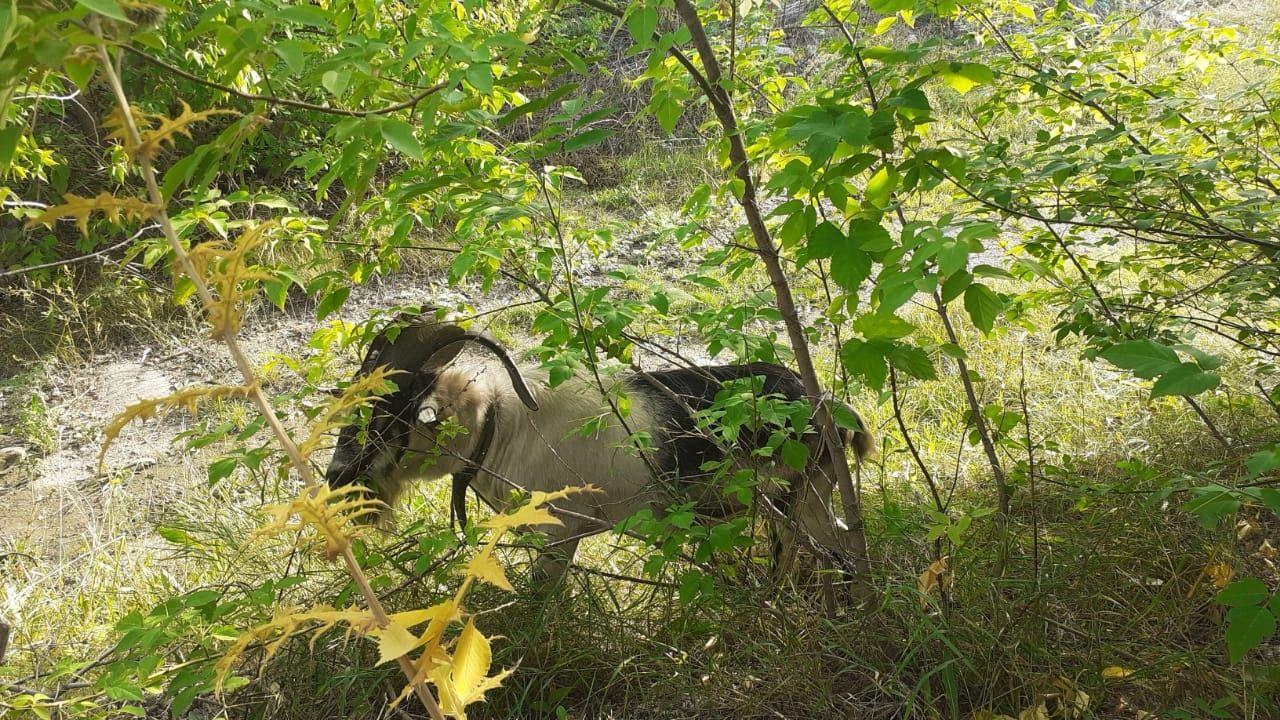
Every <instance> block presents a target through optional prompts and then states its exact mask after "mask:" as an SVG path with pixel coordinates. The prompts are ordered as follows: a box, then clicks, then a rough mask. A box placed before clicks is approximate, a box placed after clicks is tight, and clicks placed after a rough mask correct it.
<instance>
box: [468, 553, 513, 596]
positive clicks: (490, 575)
mask: <svg viewBox="0 0 1280 720" xmlns="http://www.w3.org/2000/svg"><path fill="white" fill-rule="evenodd" d="M462 572H463V574H464V575H472V576H475V577H478V578H480V579H481V580H484V581H485V582H487V583H489V584H491V585H497V586H498V587H500V588H502V589H503V590H506V591H507V592H515V588H513V587H511V583H510V582H509V581H508V580H507V574H506V573H505V572H503V570H502V565H501V564H499V563H498V561H497V560H495V559H494V558H493V556H492V555H487V554H481V555H476V556H475V557H473V558H471V560H470V561H469V562H468V563H467V566H466V567H465V568H463V570H462Z"/></svg>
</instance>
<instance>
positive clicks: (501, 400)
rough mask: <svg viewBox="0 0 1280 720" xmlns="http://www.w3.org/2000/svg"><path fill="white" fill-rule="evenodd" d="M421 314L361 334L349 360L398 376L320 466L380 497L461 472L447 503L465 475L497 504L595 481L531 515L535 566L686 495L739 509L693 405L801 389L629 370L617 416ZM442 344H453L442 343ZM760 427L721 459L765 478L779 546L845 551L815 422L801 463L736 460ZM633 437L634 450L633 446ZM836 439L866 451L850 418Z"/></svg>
mask: <svg viewBox="0 0 1280 720" xmlns="http://www.w3.org/2000/svg"><path fill="white" fill-rule="evenodd" d="M425 327H426V328H427V329H426V330H423V331H418V329H417V327H415V326H410V328H406V329H405V330H402V331H401V332H400V333H399V335H398V336H397V337H396V339H395V340H394V341H388V340H387V338H386V336H385V335H384V336H382V337H380V338H379V340H377V341H375V343H374V344H373V346H371V350H370V353H369V356H368V357H366V358H365V362H364V363H363V365H362V367H361V370H360V372H361V373H365V372H369V371H370V370H372V369H373V368H374V367H377V366H378V365H384V364H385V365H389V366H391V367H392V368H393V369H398V370H403V371H404V374H402V375H399V376H394V377H393V380H394V381H395V382H396V383H397V385H398V389H397V390H396V391H395V392H393V393H391V394H389V395H386V396H383V397H382V398H380V399H379V400H378V401H377V402H376V403H375V406H374V411H373V415H372V418H371V420H370V422H369V424H368V426H367V428H365V433H364V437H363V438H361V437H360V433H359V428H357V427H356V426H355V425H351V426H348V427H346V428H344V429H343V431H342V433H341V434H340V437H339V441H338V445H337V447H336V449H335V453H334V457H333V460H332V461H331V462H330V465H329V469H328V472H327V473H326V478H327V480H328V481H329V483H330V484H332V485H335V486H337V485H343V484H347V483H352V482H356V483H360V484H363V485H365V486H366V487H369V488H371V489H372V490H374V491H375V492H376V494H377V495H378V496H379V497H380V498H381V499H382V500H384V501H385V502H387V504H388V505H393V504H394V502H395V500H396V498H397V496H398V495H399V494H400V493H401V492H402V491H403V490H404V488H405V487H406V485H408V484H409V483H411V482H414V481H416V480H430V479H436V478H441V477H443V476H445V475H452V476H453V477H454V478H455V482H456V481H457V480H458V479H459V478H462V479H463V485H464V487H462V488H459V487H458V486H457V485H456V484H455V503H454V504H455V509H456V510H458V511H462V505H461V504H460V503H459V502H458V501H459V498H460V497H461V496H460V495H459V494H458V493H459V491H460V490H462V491H465V485H469V486H470V487H471V488H473V489H474V490H475V491H476V493H477V494H478V495H479V496H480V498H481V499H482V500H483V501H484V502H485V503H486V504H488V505H489V506H490V507H492V508H495V509H497V510H504V509H506V508H507V507H508V505H509V502H510V499H511V498H512V490H513V489H515V488H517V487H518V488H521V489H524V490H529V491H533V490H540V491H554V490H558V489H560V488H563V487H566V486H570V485H586V484H591V485H594V486H595V487H597V488H599V489H600V492H596V493H580V494H576V495H571V496H569V497H568V498H565V499H563V500H560V501H557V503H556V509H557V510H559V511H560V512H558V513H557V516H558V517H559V518H560V519H562V520H563V522H564V525H563V526H549V527H546V528H539V529H542V530H546V532H547V543H546V549H545V550H544V551H543V553H542V555H541V556H540V557H539V559H538V561H537V565H536V567H535V571H536V572H537V573H538V574H540V575H543V576H556V575H558V574H561V573H563V572H564V570H565V569H566V568H567V566H568V563H569V562H570V561H571V560H572V558H573V555H574V552H575V551H576V549H577V545H578V541H579V540H580V539H581V538H582V537H585V536H587V535H590V534H593V533H597V532H602V531H605V530H608V529H610V528H612V527H614V526H615V525H617V524H618V523H619V522H621V521H623V520H625V519H626V518H628V517H630V516H632V515H634V514H635V513H636V512H637V511H639V510H642V509H648V510H650V511H651V512H652V513H653V514H654V516H655V517H661V515H662V513H663V512H664V511H665V510H666V509H667V508H668V507H669V506H671V505H672V504H673V503H676V502H680V501H683V500H689V499H692V500H693V501H694V502H695V505H696V508H697V510H698V511H699V512H700V513H703V514H708V515H714V516H724V515H727V514H731V513H734V512H740V511H742V510H745V509H746V508H745V506H744V505H743V504H742V503H741V502H739V501H737V500H735V499H731V498H728V497H726V496H725V495H724V494H723V493H722V491H721V490H720V489H719V486H718V484H717V483H715V482H713V480H714V479H715V478H714V470H704V469H703V468H705V467H707V466H708V465H709V464H716V463H717V461H721V460H723V459H724V456H725V455H724V452H723V450H722V449H721V443H717V442H713V441H712V439H711V435H710V434H709V433H708V432H707V431H706V430H705V429H704V428H702V427H699V422H698V417H699V413H702V412H703V411H705V410H707V409H708V408H710V407H712V406H713V403H714V399H715V397H716V395H717V393H719V392H720V391H721V389H722V388H723V386H724V385H723V384H724V383H726V382H730V381H751V380H752V379H754V382H755V387H754V388H753V389H754V390H755V392H756V394H757V395H758V396H760V397H773V398H780V399H783V400H787V401H793V402H794V401H803V400H804V397H805V396H804V390H803V386H802V384H801V382H800V379H799V377H798V376H797V375H796V374H795V373H794V372H792V371H791V370H789V369H787V368H785V367H782V366H780V365H773V364H768V363H752V364H749V365H720V366H713V367H701V368H690V369H679V370H667V371H658V372H650V373H643V374H628V375H626V376H624V377H622V378H621V379H620V380H617V381H616V382H618V383H619V384H620V388H619V389H621V390H622V391H623V392H624V393H625V395H626V396H627V397H628V398H629V399H630V411H629V412H628V413H626V414H625V421H623V420H619V418H618V417H617V414H616V413H615V412H613V411H612V409H611V406H610V403H609V401H608V400H607V399H606V397H605V395H604V394H602V393H601V392H600V389H599V387H598V386H597V385H596V384H595V383H594V382H593V381H591V380H588V379H585V378H581V377H575V378H572V379H570V380H568V381H566V382H564V383H562V384H560V385H558V386H556V387H554V388H552V387H551V386H550V384H549V382H548V380H547V375H546V373H545V372H543V371H542V370H541V369H537V368H518V367H516V366H515V364H514V363H513V362H511V361H510V358H509V357H507V356H506V353H505V352H503V351H502V350H501V348H499V347H498V346H497V345H496V343H494V342H493V341H492V340H489V339H487V338H483V336H477V335H473V334H471V333H461V332H460V331H458V330H457V329H456V326H447V325H446V326H443V327H445V328H451V330H449V331H447V332H446V337H445V338H444V339H443V341H442V340H441V339H440V338H438V337H437V336H435V335H433V334H432V328H435V329H436V331H437V334H438V330H439V326H435V325H427V326H425ZM411 330H412V331H411ZM464 342H475V343H480V344H482V345H483V346H484V347H486V348H488V349H489V350H490V351H492V352H493V354H494V356H496V358H497V360H498V361H486V358H483V357H478V358H471V357H468V358H467V359H464V360H455V358H456V357H457V354H458V351H460V350H461V345H462V344H463V343H464ZM441 344H445V345H452V346H457V347H456V349H453V350H452V351H445V352H443V353H441V350H440V347H439V346H440V345H441ZM415 346H421V347H418V350H419V351H417V352H415V351H414V348H415ZM424 355H425V357H424ZM584 428H586V429H587V430H586V431H584ZM771 429H772V428H770V427H763V428H761V429H758V430H754V431H752V430H750V429H747V428H745V427H744V428H743V430H742V432H741V434H740V435H739V436H738V437H737V439H736V443H735V444H734V446H733V447H732V451H731V452H732V455H733V459H734V461H735V465H734V467H736V468H742V467H748V468H750V469H752V470H754V471H758V472H759V473H761V475H760V477H763V478H767V480H766V481H765V482H762V483H761V484H759V485H758V488H759V489H760V490H762V491H763V492H764V493H765V495H766V496H767V497H769V498H770V500H771V501H772V504H773V505H774V506H775V507H776V508H777V509H778V510H779V511H780V512H781V513H783V514H786V515H788V516H789V518H790V520H791V521H792V522H789V523H784V528H783V532H782V534H781V539H782V544H783V545H784V546H785V547H788V548H789V547H790V546H792V545H793V544H794V540H795V536H794V533H795V530H797V529H798V530H799V531H800V532H802V533H803V534H804V535H805V536H807V537H808V538H809V539H810V540H811V541H812V543H813V544H814V545H816V546H818V547H820V548H823V549H825V550H827V551H829V552H831V553H832V554H834V555H835V557H836V558H837V559H840V560H843V559H844V558H846V557H849V556H850V547H849V545H848V544H847V540H846V535H847V530H846V529H845V527H844V525H843V523H842V522H841V521H840V520H839V519H838V518H837V517H836V515H835V513H834V512H833V511H832V504H831V494H832V478H833V474H832V472H831V470H830V466H831V462H832V455H831V451H830V450H829V449H828V448H826V447H824V446H823V444H822V443H821V442H820V441H819V440H818V437H819V436H818V433H817V432H816V431H814V430H813V429H812V428H810V429H809V430H808V431H807V432H805V433H804V434H803V435H802V440H803V442H804V443H805V445H806V446H807V447H808V450H809V455H808V456H809V458H810V462H809V466H808V467H807V468H806V469H805V470H804V471H803V472H797V471H795V470H793V469H792V468H789V467H786V466H784V465H782V464H779V463H775V462H773V461H771V460H766V461H765V462H750V463H748V462H746V461H745V460H742V458H750V457H752V451H754V450H757V449H759V448H760V447H762V446H763V445H764V443H765V442H766V441H767V440H768V437H769V434H770V430H771ZM362 439H363V442H362V441H361V440H362ZM637 439H640V443H639V445H640V446H642V447H645V448H646V449H645V450H644V451H638V450H637ZM843 440H844V443H845V445H846V446H848V447H851V448H852V449H853V450H854V451H855V454H856V455H857V456H858V457H861V456H862V455H865V454H866V453H867V452H868V451H869V450H870V445H871V440H870V436H869V435H868V434H867V433H866V432H865V431H863V430H859V431H857V432H848V431H846V432H845V433H844V437H843ZM834 451H835V452H844V448H843V447H841V448H835V449H834ZM775 454H776V453H775ZM789 556H790V553H789V552H788V553H786V554H785V555H784V558H786V557H789Z"/></svg>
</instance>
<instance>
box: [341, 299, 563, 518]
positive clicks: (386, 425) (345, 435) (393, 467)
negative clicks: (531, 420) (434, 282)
mask: <svg viewBox="0 0 1280 720" xmlns="http://www.w3.org/2000/svg"><path fill="white" fill-rule="evenodd" d="M434 315H435V313H434V312H433V311H431V310H426V311H424V312H423V313H421V314H419V315H407V316H401V317H400V318H397V319H396V320H395V321H394V322H392V323H391V324H389V325H388V326H387V327H385V328H383V329H382V331H381V332H379V333H378V336H377V337H376V338H374V340H373V342H372V343H371V344H370V345H369V350H368V352H367V354H366V355H365V357H364V361H363V362H362V363H361V364H360V369H359V371H358V372H357V377H361V376H364V375H367V374H368V373H370V372H372V371H373V370H374V369H375V368H377V367H386V368H387V369H388V370H391V371H394V374H392V375H391V376H390V380H391V381H392V382H393V383H395V385H396V389H395V390H394V391H393V392H391V393H388V394H386V395H383V396H381V397H379V398H378V399H377V400H375V401H374V403H373V405H372V408H371V412H370V415H369V420H368V423H367V424H366V425H365V426H364V427H363V428H362V427H360V426H359V424H358V423H353V424H351V425H347V426H346V427H344V428H343V429H342V431H341V432H340V433H339V435H338V442H337V445H336V446H335V448H334V452H333V459H332V460H330V462H329V467H328V469H327V470H326V471H325V480H326V482H328V483H329V485H330V486H333V487H338V486H342V485H349V484H357V485H363V486H364V487H367V488H369V489H370V490H371V491H372V492H373V493H374V494H375V495H376V496H377V497H378V498H379V499H381V500H383V501H385V502H387V503H388V504H391V503H392V502H393V501H394V500H395V497H396V495H397V494H398V493H399V491H400V489H401V488H402V487H403V485H404V479H403V478H402V477H401V476H402V474H403V473H405V472H412V470H411V469H406V468H403V467H402V464H403V463H404V462H406V461H412V460H413V459H412V458H409V459H406V453H407V452H408V451H409V450H410V449H411V448H414V449H416V450H417V451H419V452H426V453H430V451H431V450H432V449H435V448H436V446H437V442H438V440H437V437H438V431H439V429H440V428H441V427H442V426H443V425H445V424H446V423H449V424H456V425H461V426H462V427H464V428H466V430H467V432H466V433H461V434H458V435H456V436H454V437H452V439H449V440H447V442H445V443H444V444H443V447H441V448H439V450H440V454H439V455H438V456H437V457H436V462H437V465H436V466H435V468H434V472H432V474H433V475H443V474H445V473H449V472H454V471H456V470H458V469H460V467H461V461H460V460H459V459H458V458H459V457H468V453H469V451H470V449H471V447H472V446H473V445H475V443H476V438H477V436H478V435H479V432H478V431H479V430H480V429H481V428H482V425H483V423H484V422H485V414H486V412H487V410H488V407H487V404H488V402H489V399H488V397H487V393H486V392H485V390H486V388H484V387H483V385H482V384H481V385H477V381H479V380H480V375H481V374H482V373H483V368H477V367H471V368H460V367H452V366H451V363H452V362H453V360H454V359H455V358H457V356H458V354H459V353H461V352H462V350H463V348H464V347H465V346H466V345H467V344H468V343H474V344H476V345H478V346H480V347H482V348H485V349H486V350H488V351H489V352H491V353H492V354H493V355H494V356H496V357H497V359H498V360H499V361H500V362H501V364H502V367H503V368H504V369H505V370H506V373H507V375H508V377H509V378H510V380H511V389H512V390H514V392H515V394H516V396H517V397H518V398H519V399H520V401H521V402H523V403H524V404H525V406H527V407H528V408H529V409H531V410H536V409H537V408H538V405H537V402H536V401H535V400H534V398H533V394H532V392H531V391H530V390H529V387H528V385H527V384H526V383H525V381H524V378H523V377H522V376H521V374H520V370H519V369H518V368H517V367H516V364H515V362H514V361H513V360H512V359H511V356H510V355H508V354H507V352H506V350H505V349H503V347H502V346H501V345H499V344H498V343H497V342H496V341H494V340H493V339H492V338H490V337H488V336H486V335H482V334H480V333H476V332H473V331H470V330H464V329H463V328H461V327H459V326H458V325H455V324H453V323H449V322H440V321H437V320H436V319H435V317H434ZM426 460H427V456H425V455H424V456H423V457H421V458H418V459H417V462H418V463H419V464H421V463H422V462H423V461H426Z"/></svg>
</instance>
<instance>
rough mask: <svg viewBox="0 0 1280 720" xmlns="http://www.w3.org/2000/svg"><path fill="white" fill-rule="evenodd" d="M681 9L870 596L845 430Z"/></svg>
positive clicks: (728, 109)
mask: <svg viewBox="0 0 1280 720" xmlns="http://www.w3.org/2000/svg"><path fill="white" fill-rule="evenodd" d="M676 11H677V12H678V13H679V15H680V19H681V20H682V21H683V22H684V25H685V27H687V28H688V29H689V33H690V35H691V36H692V39H693V45H694V47H695V48H696V49H697V52H698V57H699V58H700V59H701V60H702V67H703V70H704V71H705V73H706V81H707V82H706V84H705V85H703V91H704V93H705V94H706V97H707V100H708V101H709V102H710V103H711V107H712V110H713V111H714V112H715V114H716V119H717V120H719V122H720V125H721V126H722V128H723V129H724V135H725V139H726V141H728V143H729V162H730V164H731V172H732V173H733V175H734V177H735V178H737V180H738V181H739V182H741V183H742V191H741V195H740V196H739V197H738V203H739V205H741V207H742V210H743V213H744V214H745V215H746V218H747V226H748V228H749V229H750V230H751V236H752V239H754V240H755V243H756V247H757V248H758V250H759V253H760V259H761V260H762V261H763V262H764V264H765V268H766V269H767V271H768V274H769V281H770V285H772V287H773V291H774V295H775V296H776V297H777V301H778V312H779V313H780V314H781V315H782V320H783V324H784V325H785V326H786V329H787V336H788V338H789V339H790V340H791V349H792V352H793V353H794V355H795V359H796V365H797V370H798V371H799V373H800V379H801V381H802V382H803V384H804V389H805V395H806V396H807V397H808V399H809V402H810V404H811V405H812V406H813V409H814V421H815V423H816V424H817V427H818V431H819V432H820V433H821V434H822V438H823V440H824V442H825V445H826V446H827V448H829V452H830V453H831V456H832V466H833V469H834V471H835V476H836V478H835V479H836V486H837V487H838V488H839V489H840V499H841V502H842V504H843V506H844V513H845V522H846V523H847V524H848V526H849V531H848V539H849V542H850V547H849V550H850V551H851V553H852V555H853V557H852V558H851V560H852V563H853V566H854V570H855V571H856V572H857V573H858V575H859V576H860V577H861V578H862V587H859V588H857V590H858V591H859V592H861V593H863V594H864V595H869V593H870V590H871V587H870V582H869V579H870V572H871V561H870V557H869V556H868V555H867V541H866V533H865V529H864V527H863V524H862V510H861V508H860V507H859V502H858V496H857V492H856V491H855V489H854V485H853V473H852V472H851V471H850V468H849V460H848V458H847V457H846V456H845V454H844V453H843V452H839V451H838V449H839V448H842V447H843V444H842V443H841V441H840V434H839V432H838V431H837V430H836V424H835V420H834V419H833V418H832V416H831V412H830V410H829V409H828V407H827V403H826V401H825V400H824V399H823V395H822V388H821V385H820V384H819V383H818V375H817V372H816V370H815V369H814V365H813V358H812V356H811V355H810V353H809V342H808V339H807V338H806V337H805V333H804V326H803V325H801V323H800V317H799V314H798V313H797V312H796V305H795V300H794V298H793V296H792V294H791V285H790V284H789V282H788V281H787V276H786V273H785V272H784V271H783V268H782V261H781V259H780V256H779V252H778V248H777V246H776V245H774V242H773V238H772V237H771V236H770V235H769V229H768V227H767V226H766V225H765V222H764V216H763V214H762V213H761V212H760V206H759V203H758V202H757V200H756V187H755V179H754V178H753V177H752V176H751V167H750V164H749V162H748V159H747V151H746V146H745V145H744V144H743V142H742V135H741V133H740V131H739V129H738V120H737V116H736V115H735V113H734V110H733V105H732V103H731V102H730V99H729V95H728V93H727V92H726V91H725V88H724V87H723V85H722V82H721V74H720V65H719V61H718V60H717V59H716V55H715V52H714V51H713V50H712V49H711V42H710V41H709V40H708V39H707V33H706V30H705V29H704V28H703V26H702V21H701V20H700V19H699V18H698V10H697V8H696V7H694V5H693V3H692V2H691V1H690V0H676Z"/></svg>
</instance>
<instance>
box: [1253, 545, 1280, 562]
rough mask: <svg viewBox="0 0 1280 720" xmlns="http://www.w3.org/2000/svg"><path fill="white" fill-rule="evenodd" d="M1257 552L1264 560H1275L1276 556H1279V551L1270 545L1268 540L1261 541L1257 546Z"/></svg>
mask: <svg viewBox="0 0 1280 720" xmlns="http://www.w3.org/2000/svg"><path fill="white" fill-rule="evenodd" d="M1257 554H1258V556H1260V557H1262V558H1263V559H1264V560H1275V559H1276V558H1277V557H1280V552H1278V551H1277V550H1276V549H1275V547H1273V546H1272V545H1271V541H1270V540H1263V541H1262V544H1261V545H1259V546H1258V553H1257Z"/></svg>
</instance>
